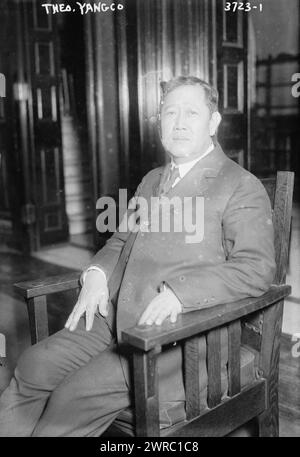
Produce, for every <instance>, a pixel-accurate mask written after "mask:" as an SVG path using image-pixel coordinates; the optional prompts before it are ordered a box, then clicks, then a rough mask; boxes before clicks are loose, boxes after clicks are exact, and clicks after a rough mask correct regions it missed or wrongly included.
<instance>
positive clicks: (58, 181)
mask: <svg viewBox="0 0 300 457" xmlns="http://www.w3.org/2000/svg"><path fill="white" fill-rule="evenodd" d="M42 3H43V2H42V1H40V0H36V1H31V2H25V3H24V12H25V27H27V59H28V61H27V65H28V74H29V75H30V81H29V83H30V85H31V105H30V104H29V108H31V124H32V125H31V131H32V134H33V144H34V157H33V161H34V163H35V169H34V170H33V173H34V183H35V192H34V194H35V203H36V212H37V231H38V233H37V240H38V246H37V248H38V247H39V246H45V245H48V244H50V243H55V242H57V241H62V240H66V239H67V238H68V224H67V217H66V213H65V194H64V176H63V158H62V138H61V124H60V109H59V76H60V67H59V61H58V53H59V48H58V45H59V43H58V31H57V24H56V18H55V17H53V16H52V15H47V14H46V12H45V8H42V6H41V4H42Z"/></svg>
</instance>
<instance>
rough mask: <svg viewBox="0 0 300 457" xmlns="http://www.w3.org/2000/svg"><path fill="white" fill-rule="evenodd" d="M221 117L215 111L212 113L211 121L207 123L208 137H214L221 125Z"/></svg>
mask: <svg viewBox="0 0 300 457" xmlns="http://www.w3.org/2000/svg"><path fill="white" fill-rule="evenodd" d="M221 120H222V116H221V114H220V113H219V111H215V112H213V113H212V116H211V119H210V121H209V134H210V136H214V135H215V134H216V132H217V130H218V127H219V125H220V123H221Z"/></svg>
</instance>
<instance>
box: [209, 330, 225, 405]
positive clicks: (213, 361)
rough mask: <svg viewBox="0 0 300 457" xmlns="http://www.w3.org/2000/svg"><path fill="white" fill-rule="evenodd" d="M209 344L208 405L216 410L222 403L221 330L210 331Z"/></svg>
mask: <svg viewBox="0 0 300 457" xmlns="http://www.w3.org/2000/svg"><path fill="white" fill-rule="evenodd" d="M206 343H207V381H208V382H207V405H208V407H209V408H214V407H215V406H217V405H218V404H219V403H220V402H221V397H222V388H221V329H220V327H219V328H216V329H214V330H210V331H209V332H208V333H207V336H206Z"/></svg>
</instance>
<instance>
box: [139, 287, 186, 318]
mask: <svg viewBox="0 0 300 457" xmlns="http://www.w3.org/2000/svg"><path fill="white" fill-rule="evenodd" d="M181 311H182V304H181V302H180V301H179V300H178V298H177V297H176V295H175V294H174V292H173V291H172V290H171V289H169V288H168V287H167V288H165V290H164V291H163V292H161V293H160V294H159V295H157V296H156V297H155V298H154V299H153V300H152V301H151V303H150V304H149V305H148V306H147V308H146V309H145V311H144V312H143V314H142V316H141V318H140V320H139V322H138V325H152V324H155V325H161V324H162V322H163V321H164V320H165V319H166V318H167V317H170V321H171V322H172V323H174V322H176V321H177V316H178V314H180V313H181Z"/></svg>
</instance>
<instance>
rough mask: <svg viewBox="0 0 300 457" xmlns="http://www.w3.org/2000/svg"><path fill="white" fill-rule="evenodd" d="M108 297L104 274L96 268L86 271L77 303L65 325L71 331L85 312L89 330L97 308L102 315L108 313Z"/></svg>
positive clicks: (104, 315)
mask: <svg viewBox="0 0 300 457" xmlns="http://www.w3.org/2000/svg"><path fill="white" fill-rule="evenodd" d="M108 298H109V291H108V287H107V280H106V278H105V275H104V274H103V273H102V272H100V271H97V270H90V271H88V272H87V274H86V277H85V280H84V284H83V286H82V289H81V291H80V294H79V297H78V300H77V303H76V305H75V306H74V309H73V311H72V313H71V314H70V316H69V318H68V320H67V322H66V324H65V327H66V328H68V329H69V330H70V331H71V332H72V331H74V330H75V329H76V327H77V325H78V322H79V319H80V318H81V316H82V315H83V314H84V313H85V314H86V330H87V331H89V330H91V328H92V326H93V322H94V317H95V313H96V312H97V308H98V310H99V313H100V314H101V315H102V316H103V317H106V316H107V315H108V309H107V307H108Z"/></svg>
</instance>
